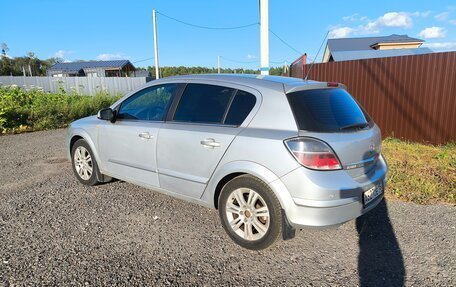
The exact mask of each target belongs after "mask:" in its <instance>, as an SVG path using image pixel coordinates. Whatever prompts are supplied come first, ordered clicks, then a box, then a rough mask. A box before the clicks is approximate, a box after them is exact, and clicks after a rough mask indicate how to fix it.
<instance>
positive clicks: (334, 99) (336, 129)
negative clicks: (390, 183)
mask: <svg viewBox="0 0 456 287" xmlns="http://www.w3.org/2000/svg"><path fill="white" fill-rule="evenodd" d="M287 97H288V101H289V103H290V106H291V108H292V110H293V114H294V116H295V119H296V123H297V125H298V127H299V130H300V132H299V135H300V136H309V137H315V138H318V139H321V140H323V141H325V142H327V143H328V144H329V145H330V146H331V147H332V148H333V150H334V151H335V152H336V154H337V156H338V158H339V160H340V161H341V164H342V166H343V167H344V168H345V169H346V170H347V171H348V172H349V173H350V174H351V175H352V176H354V177H356V176H359V175H361V174H364V173H367V172H368V171H369V170H370V169H369V167H372V166H373V165H372V163H374V162H375V161H376V159H377V158H378V155H379V153H380V147H381V133H380V129H379V128H378V127H377V126H376V125H375V124H374V122H373V121H372V120H371V119H370V117H369V115H368V114H367V113H366V112H365V111H364V110H363V109H362V107H361V106H360V105H359V104H358V103H357V102H356V101H355V100H354V99H353V98H352V96H351V95H350V94H349V93H348V92H347V91H346V90H344V89H340V88H327V89H312V90H303V91H298V92H292V93H289V94H288V95H287Z"/></svg>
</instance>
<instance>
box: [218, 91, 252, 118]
mask: <svg viewBox="0 0 456 287" xmlns="http://www.w3.org/2000/svg"><path fill="white" fill-rule="evenodd" d="M255 102H256V98H255V96H254V95H252V94H250V93H247V92H244V91H238V92H237V93H236V97H234V99H233V102H232V103H231V106H230V109H229V111H228V114H227V115H226V119H225V124H227V125H234V126H239V125H241V124H242V122H243V121H244V120H245V118H246V117H247V116H248V115H249V113H250V111H251V110H252V108H253V106H255Z"/></svg>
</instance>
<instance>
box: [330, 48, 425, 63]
mask: <svg viewBox="0 0 456 287" xmlns="http://www.w3.org/2000/svg"><path fill="white" fill-rule="evenodd" d="M429 53H432V50H431V49H429V48H413V49H391V50H372V49H371V50H358V51H332V52H331V55H332V57H333V59H334V61H336V62H340V61H350V60H360V59H371V58H385V57H397V56H408V55H422V54H429Z"/></svg>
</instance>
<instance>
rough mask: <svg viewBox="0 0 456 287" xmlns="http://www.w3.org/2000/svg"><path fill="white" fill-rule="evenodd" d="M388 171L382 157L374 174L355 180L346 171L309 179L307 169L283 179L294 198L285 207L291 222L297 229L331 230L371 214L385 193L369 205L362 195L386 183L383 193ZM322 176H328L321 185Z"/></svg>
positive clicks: (316, 175) (373, 171)
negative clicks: (364, 201)
mask: <svg viewBox="0 0 456 287" xmlns="http://www.w3.org/2000/svg"><path fill="white" fill-rule="evenodd" d="M387 170H388V168H387V165H386V162H385V161H384V159H383V158H381V159H380V160H379V161H378V163H377V166H376V167H375V169H374V170H372V172H369V174H367V175H364V176H363V177H360V178H355V179H353V178H352V177H350V176H349V175H348V174H347V173H346V172H345V171H343V170H342V171H337V172H334V173H321V172H320V174H319V175H318V174H314V175H315V176H312V174H310V176H309V171H308V170H306V169H304V168H303V170H297V171H294V172H292V173H290V174H288V175H286V176H284V177H283V178H281V181H282V182H283V183H284V186H285V187H286V188H287V190H288V192H289V193H290V194H291V199H292V200H290V201H288V203H287V206H284V210H285V212H286V215H287V218H288V221H289V222H290V224H291V225H292V226H293V227H295V228H297V229H305V228H328V227H333V226H338V225H341V224H343V223H345V222H347V221H350V220H352V219H355V218H357V217H359V216H361V215H363V214H365V213H366V212H369V211H370V210H372V209H373V208H375V207H376V206H377V205H378V204H379V203H380V202H381V201H382V199H383V195H384V193H382V194H381V195H379V196H378V197H377V198H375V199H374V200H373V201H372V202H369V203H368V204H367V205H364V203H363V194H364V192H365V191H367V190H369V189H370V188H372V187H374V186H375V185H377V184H379V183H383V190H384V189H385V186H386V173H387ZM310 173H314V171H311V172H310ZM320 175H323V176H326V180H325V181H323V182H320V181H321V180H323V179H324V178H322V177H321V176H320ZM299 183H300V184H299Z"/></svg>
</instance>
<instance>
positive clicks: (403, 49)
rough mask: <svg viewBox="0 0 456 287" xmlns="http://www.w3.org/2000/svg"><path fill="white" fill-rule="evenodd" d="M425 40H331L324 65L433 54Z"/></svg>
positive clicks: (401, 37) (372, 38)
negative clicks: (426, 45)
mask: <svg viewBox="0 0 456 287" xmlns="http://www.w3.org/2000/svg"><path fill="white" fill-rule="evenodd" d="M423 43H424V41H423V40H420V39H416V38H411V37H409V36H407V35H396V34H393V35H390V36H383V37H364V38H340V39H329V40H328V42H327V44H326V49H325V52H324V54H323V59H322V62H323V63H327V62H340V61H350V60H360V59H371V58H384V57H395V56H407V55H420V54H428V53H432V50H430V49H429V48H422V47H421V45H422V44H423Z"/></svg>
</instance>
